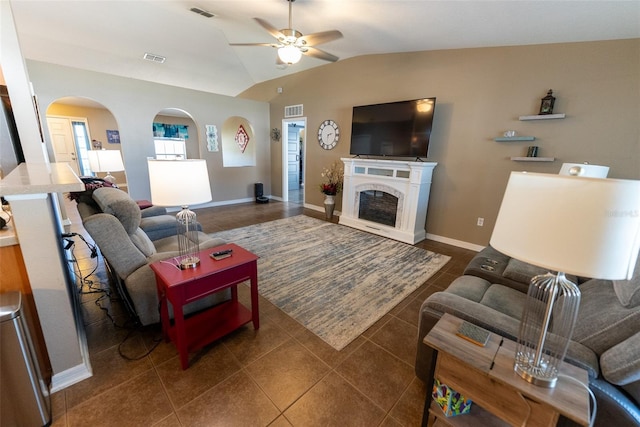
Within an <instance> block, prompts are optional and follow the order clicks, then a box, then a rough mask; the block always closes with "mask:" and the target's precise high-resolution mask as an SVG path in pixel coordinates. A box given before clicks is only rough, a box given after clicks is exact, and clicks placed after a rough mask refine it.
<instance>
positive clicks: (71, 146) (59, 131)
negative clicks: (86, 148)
mask: <svg viewBox="0 0 640 427" xmlns="http://www.w3.org/2000/svg"><path fill="white" fill-rule="evenodd" d="M47 125H48V127H49V136H50V137H51V143H52V145H53V153H54V156H55V161H56V163H68V164H69V166H71V169H73V171H74V172H75V173H76V175H78V176H80V175H81V174H80V168H79V167H78V156H77V152H76V142H75V139H74V137H73V130H72V129H71V121H70V120H69V119H65V118H57V117H47Z"/></svg>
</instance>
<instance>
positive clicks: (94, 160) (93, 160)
mask: <svg viewBox="0 0 640 427" xmlns="http://www.w3.org/2000/svg"><path fill="white" fill-rule="evenodd" d="M88 156H89V167H90V168H91V171H92V172H106V173H107V176H105V177H104V178H103V179H104V180H105V181H107V182H109V183H111V184H113V185H114V186H116V185H115V184H116V179H115V177H114V176H113V175H111V172H120V171H123V170H124V164H123V163H122V155H121V154H120V150H105V149H102V150H91V151H89V152H88Z"/></svg>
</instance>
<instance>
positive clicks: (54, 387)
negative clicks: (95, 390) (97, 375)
mask: <svg viewBox="0 0 640 427" xmlns="http://www.w3.org/2000/svg"><path fill="white" fill-rule="evenodd" d="M91 376H93V371H92V369H91V365H88V364H86V363H82V364H80V365H76V366H74V367H73V368H69V369H67V370H66V371H63V372H60V373H59V374H55V375H54V376H53V377H52V378H51V393H55V392H57V391H60V390H62V389H65V388H67V387H69V386H71V385H73V384H75V383H79V382H80V381H82V380H86V379H87V378H89V377H91Z"/></svg>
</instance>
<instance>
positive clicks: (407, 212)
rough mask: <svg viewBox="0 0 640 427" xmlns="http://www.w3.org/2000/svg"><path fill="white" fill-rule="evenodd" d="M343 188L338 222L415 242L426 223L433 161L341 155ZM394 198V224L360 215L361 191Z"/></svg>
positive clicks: (423, 237) (396, 238)
mask: <svg viewBox="0 0 640 427" xmlns="http://www.w3.org/2000/svg"><path fill="white" fill-rule="evenodd" d="M341 160H342V162H343V163H344V191H343V194H342V213H341V215H340V221H339V222H340V224H343V225H347V226H349V227H353V228H357V229H359V230H363V231H368V232H371V233H375V234H378V235H381V236H385V237H389V238H392V239H395V240H399V241H401V242H405V243H410V244H414V243H417V242H420V241H422V240H424V239H425V238H426V234H427V233H426V230H425V223H426V220H427V207H428V205H429V192H430V190H431V178H432V176H433V169H434V168H435V167H436V165H437V163H435V162H414V161H404V160H377V159H360V158H343V159H341ZM368 190H375V191H382V192H385V193H388V194H391V195H393V196H394V197H397V199H398V204H397V211H396V219H395V226H391V225H386V224H381V223H378V222H375V221H370V220H366V219H362V218H360V211H359V209H360V193H361V192H362V191H368Z"/></svg>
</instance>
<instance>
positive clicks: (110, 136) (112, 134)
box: [107, 130, 120, 144]
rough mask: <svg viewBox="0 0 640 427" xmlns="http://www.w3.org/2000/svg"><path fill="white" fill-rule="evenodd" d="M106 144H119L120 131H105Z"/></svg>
mask: <svg viewBox="0 0 640 427" xmlns="http://www.w3.org/2000/svg"><path fill="white" fill-rule="evenodd" d="M107 142H108V143H109V144H120V131H117V130H107Z"/></svg>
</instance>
